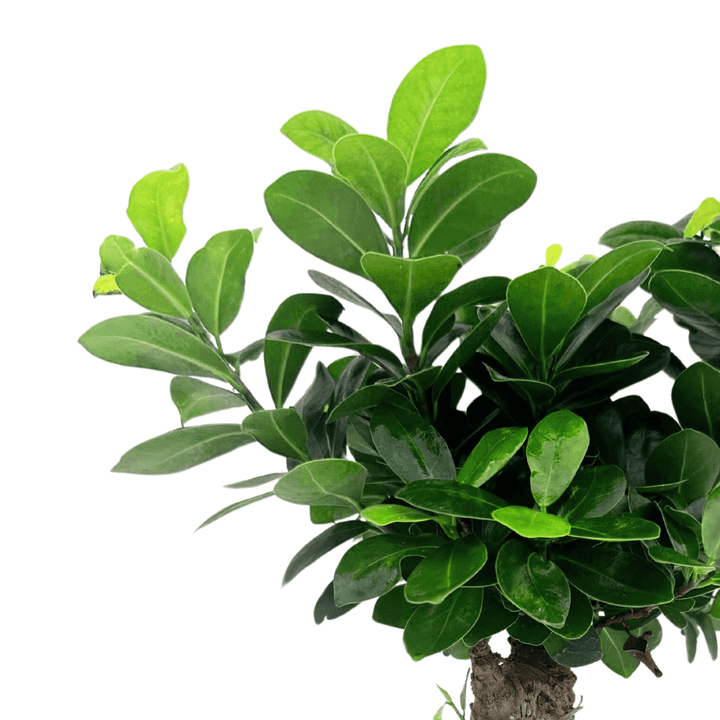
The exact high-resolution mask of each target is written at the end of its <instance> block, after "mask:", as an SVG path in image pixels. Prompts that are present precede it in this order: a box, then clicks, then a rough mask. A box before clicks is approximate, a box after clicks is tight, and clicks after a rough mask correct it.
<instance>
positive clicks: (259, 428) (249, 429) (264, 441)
mask: <svg viewBox="0 0 720 720" xmlns="http://www.w3.org/2000/svg"><path fill="white" fill-rule="evenodd" d="M242 428H243V432H246V433H248V434H249V435H252V436H253V437H254V438H255V439H256V440H257V441H258V442H259V443H260V444H261V445H262V446H263V447H266V448H267V449H268V450H270V452H274V453H277V454H278V455H283V456H285V457H288V458H294V459H295V460H299V461H300V462H307V461H308V460H310V452H309V450H308V446H307V429H306V428H305V424H304V423H303V421H302V419H301V417H300V414H299V413H298V411H297V410H295V408H279V409H275V410H256V411H255V412H253V413H251V414H250V415H248V416H246V417H245V419H244V420H243V423H242Z"/></svg>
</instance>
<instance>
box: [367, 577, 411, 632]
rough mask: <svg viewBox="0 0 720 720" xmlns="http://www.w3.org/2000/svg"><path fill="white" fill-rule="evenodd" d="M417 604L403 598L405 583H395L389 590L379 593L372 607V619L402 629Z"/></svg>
mask: <svg viewBox="0 0 720 720" xmlns="http://www.w3.org/2000/svg"><path fill="white" fill-rule="evenodd" d="M416 610H417V605H414V604H413V603H409V602H408V601H407V600H406V599H405V584H404V583H403V584H402V585H396V586H395V587H394V588H393V589H392V590H390V592H386V593H385V594H384V595H381V596H380V597H379V598H378V599H377V600H376V601H375V605H374V607H373V613H372V619H373V620H374V621H375V622H377V623H381V624H383V625H389V626H390V627H396V628H400V629H403V628H404V627H405V626H406V625H407V623H408V620H409V619H410V616H411V615H412V614H413V613H414V612H415V611H416Z"/></svg>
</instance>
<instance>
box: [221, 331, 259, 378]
mask: <svg viewBox="0 0 720 720" xmlns="http://www.w3.org/2000/svg"><path fill="white" fill-rule="evenodd" d="M264 347H265V338H260V340H255V342H252V343H250V344H249V345H248V346H247V347H244V348H243V349H242V350H239V351H238V352H234V353H228V354H226V355H225V359H226V360H227V361H228V362H229V363H231V364H232V366H233V367H234V368H235V369H236V370H237V371H239V369H240V366H241V365H242V364H243V363H246V362H250V361H252V360H257V359H258V358H259V357H260V355H262V352H263V349H264Z"/></svg>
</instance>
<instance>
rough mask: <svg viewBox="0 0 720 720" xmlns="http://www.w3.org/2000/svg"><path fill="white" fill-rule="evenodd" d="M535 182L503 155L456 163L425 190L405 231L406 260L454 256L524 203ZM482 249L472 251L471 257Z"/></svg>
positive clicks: (522, 167)
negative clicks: (459, 248)
mask: <svg viewBox="0 0 720 720" xmlns="http://www.w3.org/2000/svg"><path fill="white" fill-rule="evenodd" d="M536 182H537V176H536V175H535V173H534V171H533V170H532V169H531V168H529V167H528V166H527V165H526V164H525V163H523V162H520V160H516V159H515V158H513V157H510V156H508V155H500V154H498V153H484V154H482V155H477V156H476V157H472V158H468V159H467V160H461V161H460V162H459V163H457V165H453V167H451V168H450V169H449V170H448V171H447V172H445V173H443V174H442V175H440V177H438V178H437V180H435V182H434V183H433V184H432V185H430V186H429V187H428V189H427V191H426V192H425V195H423V198H422V200H421V201H420V202H419V203H418V206H417V209H416V210H415V214H414V215H413V218H412V221H411V223H410V229H409V231H408V249H409V252H410V257H411V258H418V257H427V256H432V255H442V254H443V253H446V252H447V253H450V254H451V255H452V254H455V253H454V252H453V251H454V249H455V248H456V247H459V246H462V245H463V244H464V243H466V242H469V241H470V240H472V239H473V238H476V237H477V236H478V235H480V234H481V233H483V232H486V231H489V230H490V229H491V228H493V227H495V226H496V225H498V224H499V223H500V221H501V220H503V219H504V218H506V217H507V216H508V215H510V213H511V212H513V211H514V210H517V209H518V208H519V207H521V206H522V205H524V204H525V202H527V200H528V198H529V197H530V195H532V192H533V190H534V189H535V184H536ZM491 239H492V235H491V236H489V237H487V238H486V240H487V242H485V244H484V245H483V246H482V247H480V248H475V254H477V253H478V252H479V251H480V250H482V249H483V248H484V247H485V246H486V245H487V244H488V243H489V242H490V240H491Z"/></svg>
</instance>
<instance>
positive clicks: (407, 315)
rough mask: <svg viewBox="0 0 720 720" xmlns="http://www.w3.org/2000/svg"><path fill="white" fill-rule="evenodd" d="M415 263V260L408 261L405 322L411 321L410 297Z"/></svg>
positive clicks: (404, 310)
mask: <svg viewBox="0 0 720 720" xmlns="http://www.w3.org/2000/svg"><path fill="white" fill-rule="evenodd" d="M414 265H415V263H414V262H413V261H410V262H408V266H409V267H408V279H407V284H406V286H405V287H406V290H405V307H404V309H403V324H405V323H406V322H407V323H408V324H409V323H410V299H411V295H412V279H413V266H414Z"/></svg>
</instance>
